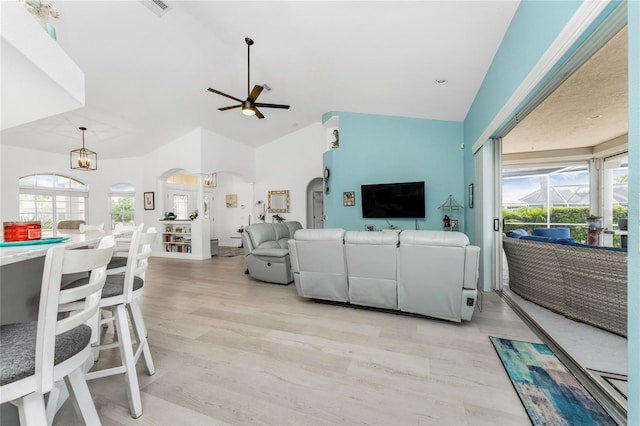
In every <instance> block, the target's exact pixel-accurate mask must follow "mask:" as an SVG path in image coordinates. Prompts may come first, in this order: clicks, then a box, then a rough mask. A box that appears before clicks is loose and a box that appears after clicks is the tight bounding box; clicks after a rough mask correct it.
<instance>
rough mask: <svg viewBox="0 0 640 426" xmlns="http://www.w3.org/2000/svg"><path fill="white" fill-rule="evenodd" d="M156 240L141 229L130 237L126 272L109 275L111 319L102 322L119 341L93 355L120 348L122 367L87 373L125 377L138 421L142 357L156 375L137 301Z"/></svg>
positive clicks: (106, 297)
mask: <svg viewBox="0 0 640 426" xmlns="http://www.w3.org/2000/svg"><path fill="white" fill-rule="evenodd" d="M156 237H157V232H146V233H143V232H141V231H138V230H137V231H135V232H134V233H133V235H132V237H131V247H130V249H129V255H128V257H127V265H126V271H125V273H124V274H115V275H107V279H106V283H105V285H104V288H103V290H102V298H101V300H100V309H101V310H109V311H111V316H109V317H107V318H104V319H103V320H102V321H101V323H105V322H110V321H113V322H114V325H115V333H114V334H115V335H117V340H116V341H115V342H113V343H108V344H102V342H100V344H98V345H95V346H94V348H93V350H94V352H96V356H95V358H97V352H98V351H102V350H107V349H114V348H118V349H119V351H120V360H121V363H122V364H121V365H119V366H117V367H111V368H105V369H100V370H92V371H89V372H88V373H85V379H86V380H93V379H98V378H101V377H106V376H112V375H115V374H124V375H125V381H126V384H127V395H128V399H129V410H130V412H131V416H132V417H133V418H138V417H140V416H141V415H142V400H141V397H140V387H139V385H138V376H137V374H136V363H137V362H138V360H139V359H140V357H141V355H142V356H143V357H144V361H145V365H146V368H147V373H148V374H149V375H153V374H154V373H155V366H154V365H153V359H152V358H151V351H150V350H149V343H148V341H147V331H146V327H145V324H144V319H143V317H142V311H141V310H140V306H139V305H138V298H139V297H140V296H141V295H142V292H143V286H144V278H145V272H146V270H147V266H148V259H149V256H150V255H151V244H152V243H153V241H154V240H155V238H156ZM85 280H86V278H84V279H81V280H78V281H75V282H74V283H72V284H70V286H74V285H79V284H80V283H82V282H84V281H85ZM127 311H129V312H130V315H127ZM129 317H130V318H129ZM129 319H130V320H131V326H132V328H133V330H134V334H135V339H136V342H137V347H136V350H135V352H134V350H133V343H134V342H133V341H132V339H131V334H130V332H129Z"/></svg>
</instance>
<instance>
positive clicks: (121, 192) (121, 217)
mask: <svg viewBox="0 0 640 426" xmlns="http://www.w3.org/2000/svg"><path fill="white" fill-rule="evenodd" d="M109 206H110V218H111V229H115V227H116V224H118V223H120V224H122V225H124V226H132V225H135V221H134V217H135V188H134V187H133V185H129V184H127V183H117V184H115V185H113V186H112V187H111V189H110V191H109Z"/></svg>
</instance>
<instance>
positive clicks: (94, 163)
mask: <svg viewBox="0 0 640 426" xmlns="http://www.w3.org/2000/svg"><path fill="white" fill-rule="evenodd" d="M80 130H82V148H78V149H74V150H71V153H70V154H71V157H70V160H71V168H72V169H76V170H85V171H90V170H97V169H98V154H97V153H96V152H94V151H91V150H90V149H86V148H85V147H84V132H85V131H86V130H87V128H86V127H80Z"/></svg>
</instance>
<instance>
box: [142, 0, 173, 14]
mask: <svg viewBox="0 0 640 426" xmlns="http://www.w3.org/2000/svg"><path fill="white" fill-rule="evenodd" d="M140 3H142V4H144V5H145V6H146V7H147V8H148V9H149V10H151V11H152V12H153V13H155V14H156V15H158V16H162V15H164V14H165V13H167V11H168V10H169V5H168V4H166V3H165V2H163V1H162V0H141V1H140Z"/></svg>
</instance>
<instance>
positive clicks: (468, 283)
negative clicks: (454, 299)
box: [462, 246, 480, 290]
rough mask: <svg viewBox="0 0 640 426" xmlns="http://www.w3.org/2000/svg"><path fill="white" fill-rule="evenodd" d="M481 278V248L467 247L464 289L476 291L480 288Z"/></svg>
mask: <svg viewBox="0 0 640 426" xmlns="http://www.w3.org/2000/svg"><path fill="white" fill-rule="evenodd" d="M479 276H480V247H478V246H467V247H465V252H464V278H463V281H462V288H466V289H470V290H475V289H477V288H478V277H479Z"/></svg>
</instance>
